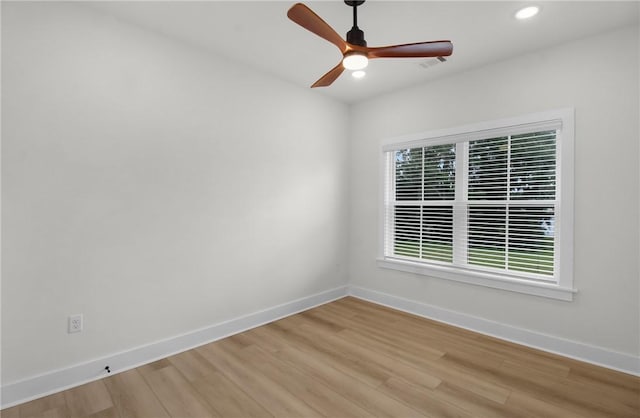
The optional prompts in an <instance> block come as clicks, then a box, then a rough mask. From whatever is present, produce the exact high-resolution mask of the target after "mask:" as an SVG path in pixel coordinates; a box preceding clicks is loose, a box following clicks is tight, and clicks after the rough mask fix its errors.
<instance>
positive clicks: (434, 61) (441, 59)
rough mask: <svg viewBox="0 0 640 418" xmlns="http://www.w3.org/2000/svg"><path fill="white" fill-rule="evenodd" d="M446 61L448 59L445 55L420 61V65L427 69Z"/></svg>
mask: <svg viewBox="0 0 640 418" xmlns="http://www.w3.org/2000/svg"><path fill="white" fill-rule="evenodd" d="M446 61H447V60H446V59H445V58H444V57H434V58H427V59H425V60H422V61H420V62H419V63H418V65H419V66H421V67H422V68H425V69H426V68H429V67H433V66H434V65H438V64H440V63H442V62H446Z"/></svg>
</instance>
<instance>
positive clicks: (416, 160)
mask: <svg viewBox="0 0 640 418" xmlns="http://www.w3.org/2000/svg"><path fill="white" fill-rule="evenodd" d="M395 170H396V200H420V198H421V197H422V148H411V149H404V150H399V151H396V152H395Z"/></svg>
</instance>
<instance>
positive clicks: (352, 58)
mask: <svg viewBox="0 0 640 418" xmlns="http://www.w3.org/2000/svg"><path fill="white" fill-rule="evenodd" d="M368 64H369V59H368V58H367V57H366V55H363V54H359V53H357V52H356V53H352V54H347V55H345V57H344V58H343V59H342V66H343V67H344V68H345V69H347V70H352V71H357V70H362V69H363V68H366V67H367V65H368Z"/></svg>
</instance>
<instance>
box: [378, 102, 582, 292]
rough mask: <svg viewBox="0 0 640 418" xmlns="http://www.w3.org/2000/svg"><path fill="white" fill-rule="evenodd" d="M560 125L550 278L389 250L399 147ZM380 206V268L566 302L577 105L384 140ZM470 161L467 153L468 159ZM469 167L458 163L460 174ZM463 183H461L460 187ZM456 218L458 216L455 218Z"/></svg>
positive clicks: (464, 140)
mask: <svg viewBox="0 0 640 418" xmlns="http://www.w3.org/2000/svg"><path fill="white" fill-rule="evenodd" d="M550 124H553V125H555V126H556V127H557V133H556V176H557V177H556V179H557V180H556V213H555V216H556V219H555V225H554V229H555V253H556V258H555V259H556V264H555V269H554V270H555V274H554V278H553V280H551V281H538V280H531V279H527V278H523V277H519V276H518V275H511V274H508V273H505V274H501V273H495V272H487V271H482V269H478V270H475V269H463V268H459V267H454V266H451V265H447V264H444V263H431V262H428V261H425V262H421V261H417V260H406V259H401V258H397V257H388V256H386V255H385V246H386V245H387V244H388V242H387V240H388V239H392V238H390V237H386V236H385V231H386V230H387V228H385V224H386V222H388V219H387V218H386V216H387V215H386V213H387V211H386V205H387V204H388V202H389V201H390V200H391V199H392V196H389V193H390V190H391V189H392V188H391V187H389V186H388V182H389V181H392V180H393V175H394V174H393V166H394V165H393V164H392V162H391V161H390V159H391V155H392V152H390V151H394V150H398V149H407V148H416V147H424V146H431V145H438V144H452V143H456V144H457V147H458V149H460V148H461V147H463V146H466V145H467V144H468V141H473V140H478V139H487V138H494V137H498V136H502V135H515V134H518V133H525V132H533V131H535V129H536V127H548V126H549V125H550ZM380 151H381V152H380V162H379V165H380V181H379V185H380V190H379V192H380V193H379V194H380V207H379V223H378V224H379V239H378V244H379V245H378V258H377V265H378V267H381V268H387V269H393V270H399V271H405V272H410V273H416V274H420V275H425V276H429V277H436V278H441V279H448V280H454V281H458V282H463V283H469V284H474V285H479V286H486V287H491V288H495V289H502V290H507V291H513V292H518V293H526V294H530V295H536V296H542V297H548V298H552V299H559V300H564V301H571V300H573V295H574V293H576V292H577V290H576V289H574V286H573V216H574V215H573V183H574V178H573V172H574V166H573V159H574V109H573V108H566V109H557V110H550V111H546V112H541V113H534V114H528V115H524V116H518V117H513V118H507V119H499V120H493V121H487V122H481V123H476V124H471V125H465V126H460V127H454V128H450V129H441V130H435V131H429V132H424V133H419V134H413V135H408V136H403V137H396V138H390V139H385V140H383V141H382V142H381V147H380ZM464 161H465V163H466V158H465V159H464ZM464 169H465V167H459V168H458V170H457V173H456V180H457V179H458V178H459V177H458V173H460V172H461V171H462V170H464ZM458 189H459V187H456V192H457V190H458ZM454 222H455V221H454Z"/></svg>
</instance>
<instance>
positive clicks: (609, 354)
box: [349, 286, 640, 376]
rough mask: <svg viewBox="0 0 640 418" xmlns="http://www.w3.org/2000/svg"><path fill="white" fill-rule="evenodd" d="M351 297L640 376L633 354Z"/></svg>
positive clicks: (398, 301)
mask: <svg viewBox="0 0 640 418" xmlns="http://www.w3.org/2000/svg"><path fill="white" fill-rule="evenodd" d="M349 295H351V296H354V297H356V298H359V299H363V300H367V301H369V302H373V303H377V304H379V305H384V306H388V307H390V308H393V309H397V310H400V311H404V312H408V313H411V314H414V315H418V316H422V317H425V318H429V319H433V320H435V321H439V322H444V323H447V324H450V325H454V326H456V327H460V328H465V329H468V330H471V331H475V332H479V333H481V334H485V335H490V336H492V337H497V338H500V339H502V340H507V341H511V342H514V343H517V344H522V345H525V346H528V347H532V348H537V349H539V350H543V351H547V352H550V353H554V354H558V355H561V356H564V357H570V358H573V359H576V360H581V361H584V362H587V363H592V364H596V365H598V366H603V367H607V368H609V369H614V370H618V371H621V372H625V373H629V374H633V375H636V376H640V358H639V357H634V356H632V355H629V354H624V353H619V352H615V351H611V350H607V349H605V348H601V347H596V346H592V345H588V344H584V343H580V342H576V341H572V340H567V339H564V338H559V337H555V336H552V335H546V334H541V333H538V332H534V331H529V330H526V329H522V328H517V327H513V326H511V325H506V324H502V323H500V322H495V321H490V320H487V319H482V318H478V317H475V316H471V315H467V314H463V313H460V312H455V311H450V310H447V309H443V308H439V307H437V306H433V305H427V304H424V303H421V302H417V301H414V300H409V299H405V298H401V297H398V296H393V295H390V294H387V293H383V292H378V291H375V290H369V289H365V288H362V287H357V286H349Z"/></svg>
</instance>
